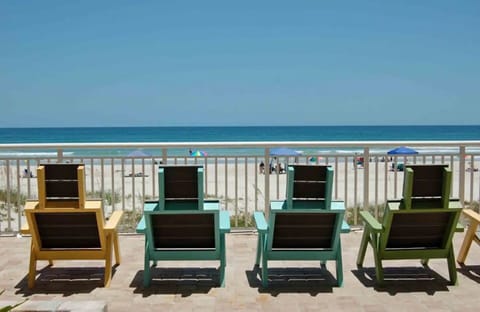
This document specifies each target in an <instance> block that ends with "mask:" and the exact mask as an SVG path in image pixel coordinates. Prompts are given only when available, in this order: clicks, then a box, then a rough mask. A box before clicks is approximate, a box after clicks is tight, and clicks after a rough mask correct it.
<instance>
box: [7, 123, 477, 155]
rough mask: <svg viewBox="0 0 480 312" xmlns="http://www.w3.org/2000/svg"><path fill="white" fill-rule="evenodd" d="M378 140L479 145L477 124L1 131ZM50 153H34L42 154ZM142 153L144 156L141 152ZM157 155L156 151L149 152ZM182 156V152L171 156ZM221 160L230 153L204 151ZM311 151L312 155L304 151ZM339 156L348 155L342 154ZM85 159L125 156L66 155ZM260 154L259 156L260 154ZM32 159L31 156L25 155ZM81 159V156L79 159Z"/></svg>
mask: <svg viewBox="0 0 480 312" xmlns="http://www.w3.org/2000/svg"><path fill="white" fill-rule="evenodd" d="M383 140H389V141H391V140H407V141H423V140H431V141H436V140H442V141H443V140H447V141H448V140H480V125H468V126H450V125H449V126H285V127H279V126H261V127H260V126H256V127H88V128H87V127H85V128H0V144H5V143H91V142H112V143H114V142H192V143H194V142H239V141H247V142H248V141H383ZM50 152H51V151H35V153H37V154H39V155H42V154H43V153H46V154H49V153H50ZM146 152H147V153H148V152H149V151H146ZM150 152H151V153H154V154H158V151H150ZM170 152H172V154H173V155H185V153H186V152H187V151H184V150H176V151H170ZM208 152H209V153H210V154H212V155H215V154H219V155H225V154H228V153H229V152H230V153H232V151H231V150H230V151H229V150H214V151H208ZM258 152H259V151H255V150H253V149H240V150H235V151H234V152H233V153H234V154H236V155H238V154H240V155H252V154H253V155H255V154H259V153H258ZM309 152H314V151H309ZM326 152H342V151H326ZM343 152H348V150H347V151H343ZM66 153H67V154H70V155H75V156H77V154H81V156H83V155H85V156H89V155H92V154H98V153H101V154H102V155H106V156H119V155H124V154H125V150H100V151H98V150H96V151H85V150H82V151H70V152H69V151H67V152H66ZM30 154H32V151H16V150H15V151H12V150H4V149H2V150H0V156H1V155H4V156H7V155H10V156H11V155H18V156H22V155H23V156H28V155H30ZM259 155H261V153H260V154H259ZM30 156H32V155H30ZM79 156H80V155H79Z"/></svg>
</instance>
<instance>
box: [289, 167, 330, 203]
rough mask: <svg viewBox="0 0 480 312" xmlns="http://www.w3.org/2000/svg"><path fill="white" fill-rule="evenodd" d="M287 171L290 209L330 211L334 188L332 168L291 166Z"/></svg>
mask: <svg viewBox="0 0 480 312" xmlns="http://www.w3.org/2000/svg"><path fill="white" fill-rule="evenodd" d="M287 170H288V171H287V206H288V209H292V208H299V209H309V208H311V209H330V205H331V202H332V186H333V169H332V167H330V166H318V165H289V166H288V168H287Z"/></svg>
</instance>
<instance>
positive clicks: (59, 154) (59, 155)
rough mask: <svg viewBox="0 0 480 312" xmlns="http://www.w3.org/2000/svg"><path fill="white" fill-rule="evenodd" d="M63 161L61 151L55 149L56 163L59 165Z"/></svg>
mask: <svg viewBox="0 0 480 312" xmlns="http://www.w3.org/2000/svg"><path fill="white" fill-rule="evenodd" d="M62 161H63V149H61V148H59V149H57V162H58V163H61V162H62Z"/></svg>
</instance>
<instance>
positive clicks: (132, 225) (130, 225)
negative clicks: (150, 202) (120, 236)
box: [118, 210, 142, 233]
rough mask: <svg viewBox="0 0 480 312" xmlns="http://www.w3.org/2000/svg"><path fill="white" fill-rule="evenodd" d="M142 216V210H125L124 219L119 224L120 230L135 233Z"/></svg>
mask: <svg viewBox="0 0 480 312" xmlns="http://www.w3.org/2000/svg"><path fill="white" fill-rule="evenodd" d="M141 218H142V211H139V210H129V211H124V212H123V217H122V220H121V221H120V224H119V225H118V232H120V233H135V229H136V228H137V224H138V222H139V221H140V219H141Z"/></svg>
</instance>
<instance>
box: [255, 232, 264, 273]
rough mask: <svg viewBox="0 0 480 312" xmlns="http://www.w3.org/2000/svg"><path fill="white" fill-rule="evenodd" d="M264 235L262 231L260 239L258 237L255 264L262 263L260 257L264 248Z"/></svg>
mask: <svg viewBox="0 0 480 312" xmlns="http://www.w3.org/2000/svg"><path fill="white" fill-rule="evenodd" d="M262 235H263V234H261V233H258V239H257V255H256V256H255V265H259V264H260V258H261V257H262V250H263V246H262V241H263V239H262Z"/></svg>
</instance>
